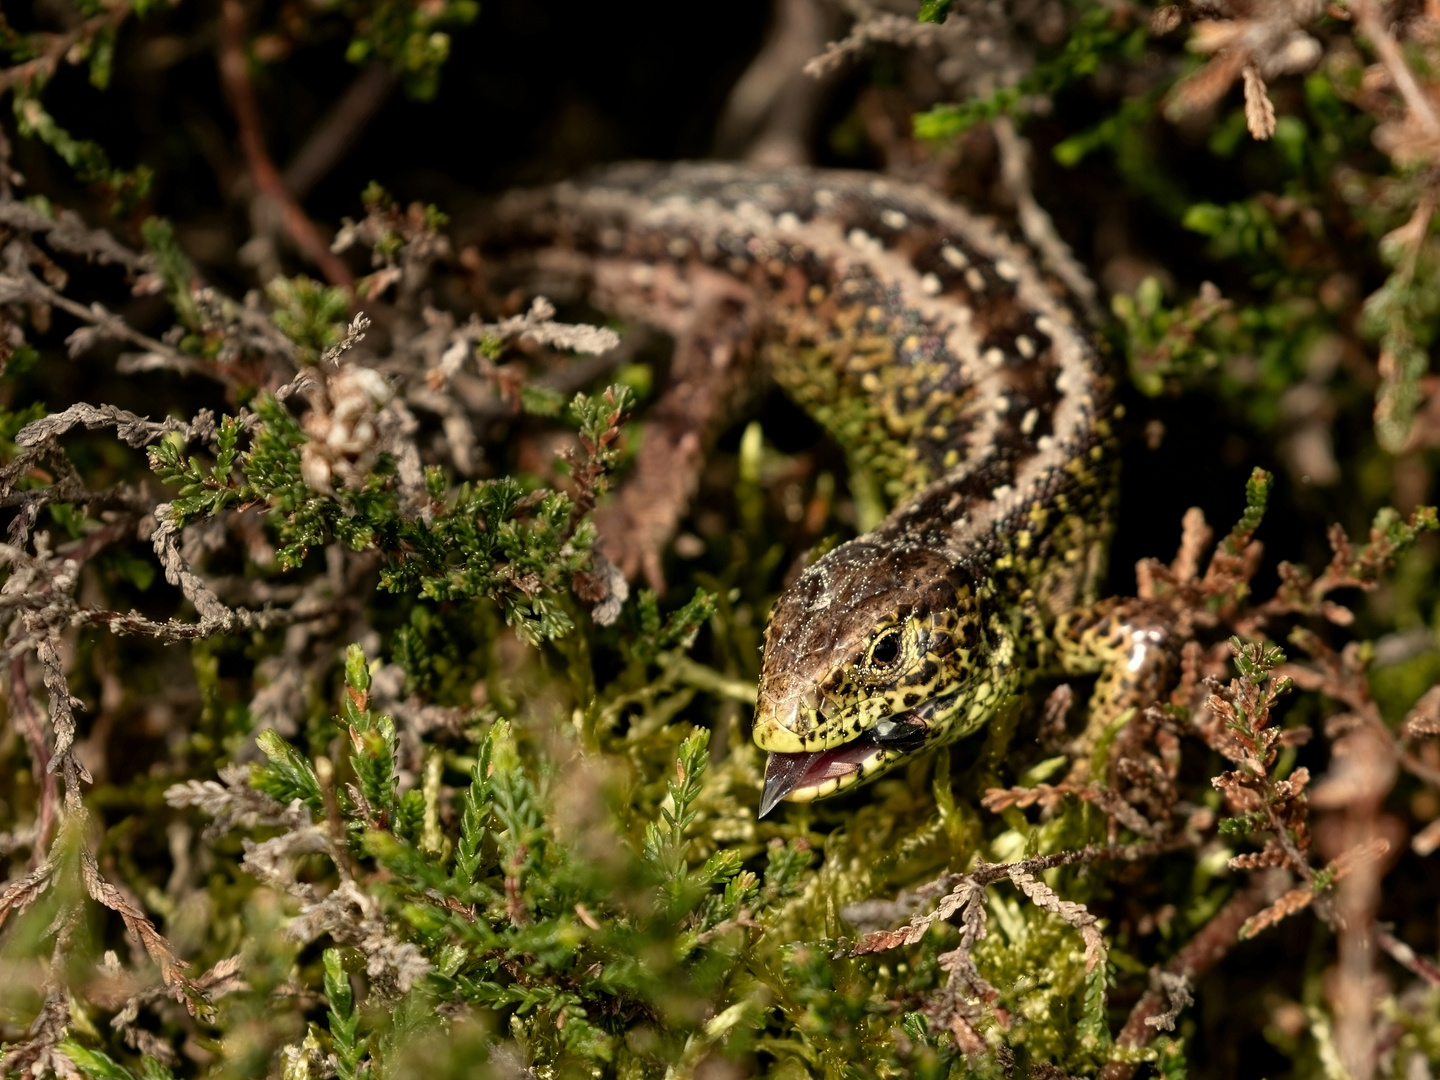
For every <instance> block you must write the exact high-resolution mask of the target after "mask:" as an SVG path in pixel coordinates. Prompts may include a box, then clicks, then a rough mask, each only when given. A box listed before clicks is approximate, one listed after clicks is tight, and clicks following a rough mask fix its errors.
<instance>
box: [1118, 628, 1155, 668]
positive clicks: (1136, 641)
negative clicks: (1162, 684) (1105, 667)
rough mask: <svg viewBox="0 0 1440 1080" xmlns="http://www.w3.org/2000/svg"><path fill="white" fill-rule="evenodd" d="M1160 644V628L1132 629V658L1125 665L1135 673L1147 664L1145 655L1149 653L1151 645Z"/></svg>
mask: <svg viewBox="0 0 1440 1080" xmlns="http://www.w3.org/2000/svg"><path fill="white" fill-rule="evenodd" d="M1159 644H1160V632H1159V631H1158V630H1132V631H1130V659H1129V661H1128V662H1127V663H1126V664H1125V667H1126V668H1127V669H1128V670H1129V671H1130V672H1131V673H1132V674H1133V673H1134V672H1137V671H1139V670H1140V669H1141V668H1142V667H1144V666H1145V657H1146V656H1147V655H1149V652H1150V646H1152V645H1157V646H1158V645H1159Z"/></svg>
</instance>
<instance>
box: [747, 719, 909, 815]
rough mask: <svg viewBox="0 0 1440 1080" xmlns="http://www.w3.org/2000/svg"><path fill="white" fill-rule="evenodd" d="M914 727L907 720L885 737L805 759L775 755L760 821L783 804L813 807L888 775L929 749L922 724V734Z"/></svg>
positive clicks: (864, 738)
mask: <svg viewBox="0 0 1440 1080" xmlns="http://www.w3.org/2000/svg"><path fill="white" fill-rule="evenodd" d="M913 723H914V721H911V719H910V716H909V714H906V715H905V716H902V717H901V718H899V719H898V720H895V721H887V722H886V730H884V731H881V732H879V733H877V732H875V731H867V732H865V733H864V734H862V735H861V736H859V737H858V738H856V739H853V740H851V741H850V742H848V743H844V744H842V745H840V746H834V747H831V748H830V749H828V750H815V751H809V752H801V753H781V752H778V751H772V752H771V754H770V757H769V758H768V759H767V760H766V762H765V784H764V787H763V788H762V789H761V792H760V812H759V814H758V815H757V819H758V818H763V817H764V816H765V815H766V814H768V813H770V811H771V810H773V809H775V807H776V805H777V804H779V802H780V801H781V800H782V799H786V800H789V801H790V802H811V801H813V800H815V799H820V798H824V797H825V796H828V795H833V794H835V793H837V792H839V791H843V790H844V789H845V788H848V787H852V786H854V785H855V784H858V783H859V782H860V781H861V780H862V779H863V778H865V777H869V776H874V775H875V774H876V773H878V772H882V771H884V770H885V769H887V768H888V767H889V766H890V765H892V764H894V762H896V761H898V760H899V759H900V758H901V757H903V756H904V755H905V754H906V753H907V752H909V751H910V750H913V749H916V748H918V746H920V745H922V744H923V743H924V741H925V740H924V736H923V732H924V730H925V728H924V725H923V722H921V723H920V725H919V726H918V729H917V728H916V727H912V726H911V725H912V724H913ZM878 726H879V725H877V727H878ZM902 732H904V733H905V735H909V733H910V732H915V733H916V734H917V735H919V737H918V738H916V737H914V736H913V735H910V737H902V735H901V733H902ZM886 736H888V738H887V737H886Z"/></svg>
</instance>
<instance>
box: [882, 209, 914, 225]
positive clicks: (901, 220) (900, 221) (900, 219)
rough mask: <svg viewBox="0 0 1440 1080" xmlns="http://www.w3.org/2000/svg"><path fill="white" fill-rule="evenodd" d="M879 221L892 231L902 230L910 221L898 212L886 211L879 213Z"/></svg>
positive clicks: (893, 210)
mask: <svg viewBox="0 0 1440 1080" xmlns="http://www.w3.org/2000/svg"><path fill="white" fill-rule="evenodd" d="M880 220H881V221H883V222H884V223H885V224H886V225H888V226H890V228H892V229H903V228H905V226H906V225H909V224H910V219H909V218H907V217H906V216H905V215H904V214H902V213H901V212H900V211H899V210H895V209H893V208H892V209H888V210H882V211H881V212H880Z"/></svg>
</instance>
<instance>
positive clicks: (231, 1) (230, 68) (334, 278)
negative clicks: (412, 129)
mask: <svg viewBox="0 0 1440 1080" xmlns="http://www.w3.org/2000/svg"><path fill="white" fill-rule="evenodd" d="M220 79H221V82H222V83H223V84H224V86H225V90H226V93H227V95H228V96H229V98H230V107H231V109H232V110H233V111H234V114H235V123H236V124H237V125H238V127H239V129H240V130H239V135H240V146H241V148H242V149H243V150H244V151H245V161H246V165H247V166H248V168H249V172H250V178H251V180H252V181H254V183H255V187H256V189H257V191H258V192H259V194H260V195H261V196H262V197H264V198H267V199H269V200H270V201H271V202H273V203H274V204H275V206H276V207H277V208H278V209H279V211H280V222H281V224H282V226H283V227H284V229H285V232H286V233H287V234H288V235H289V237H290V239H291V240H292V241H293V242H294V244H295V246H296V247H297V248H299V249H300V252H301V253H302V254H303V255H304V256H305V257H306V258H307V259H309V260H310V261H311V262H312V263H314V264H315V265H316V266H317V267H319V269H320V272H321V273H322V274H324V275H325V279H326V280H327V281H329V282H330V284H332V285H341V286H343V287H345V288H346V289H349V290H351V291H352V292H353V291H354V287H355V276H354V275H353V274H351V273H350V268H349V267H348V266H346V265H345V263H344V261H343V260H342V259H340V258H339V257H337V256H336V255H335V254H334V253H333V252H331V250H330V245H329V244H327V243H326V242H325V240H324V239H323V238H322V237H321V236H320V232H319V230H318V229H316V227H315V223H314V222H312V221H311V220H310V219H309V218H308V217H307V216H306V215H305V211H304V210H303V209H301V207H300V204H299V203H298V202H296V201H295V197H294V196H293V195H292V194H291V193H290V192H289V191H288V190H287V189H286V187H285V181H284V180H283V179H281V177H280V171H279V170H278V169H276V168H275V163H274V162H273V161H271V160H270V154H269V152H268V151H267V150H266V149H265V141H264V139H263V138H262V137H261V134H260V103H259V101H258V100H257V99H256V96H255V86H254V84H253V83H252V82H251V81H250V57H249V54H248V51H247V49H246V43H245V6H244V4H243V3H242V2H241V0H225V2H224V3H222V4H221V5H220Z"/></svg>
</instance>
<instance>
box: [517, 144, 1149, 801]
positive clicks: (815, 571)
mask: <svg viewBox="0 0 1440 1080" xmlns="http://www.w3.org/2000/svg"><path fill="white" fill-rule="evenodd" d="M499 218H500V220H501V221H502V222H504V223H505V227H506V228H507V229H508V230H509V231H508V234H506V235H505V236H504V239H503V242H504V243H505V244H506V246H507V251H508V252H509V253H510V257H512V258H513V257H514V255H515V253H516V252H517V251H520V252H522V253H523V252H526V251H528V252H529V253H530V258H531V259H533V266H532V269H534V270H538V271H541V272H542V276H543V273H549V274H551V275H552V276H553V277H554V280H556V281H560V280H567V281H571V282H575V281H579V282H580V283H581V284H580V288H583V289H588V291H589V294H590V296H591V297H592V299H594V300H595V302H596V303H597V304H598V305H600V306H601V307H604V308H606V309H608V310H614V311H616V312H618V313H620V314H622V315H624V316H626V317H628V318H632V319H637V320H641V321H645V322H649V323H651V324H654V325H657V326H659V327H661V328H663V329H665V330H667V331H668V332H670V333H671V334H673V335H674V336H675V338H676V340H677V351H676V359H675V362H674V370H675V373H677V374H678V375H679V376H680V377H679V378H678V379H677V380H672V386H671V388H670V389H669V390H668V391H667V392H666V394H665V395H664V396H663V397H662V398H661V400H660V402H659V403H658V404H657V406H656V408H655V409H654V410H652V416H651V417H650V420H649V423H648V425H647V428H646V434H645V441H644V443H643V444H642V448H641V452H640V454H641V459H640V466H639V468H638V470H637V472H638V474H639V475H638V478H637V482H636V483H635V484H632V485H631V486H630V487H629V488H628V489H627V490H626V491H625V492H623V493H622V495H621V497H620V498H619V499H618V500H617V502H616V504H615V505H614V506H613V507H612V509H611V511H610V516H609V518H608V519H602V532H604V534H605V535H606V537H607V548H606V550H607V554H609V555H610V556H611V558H612V559H613V560H614V561H616V562H617V563H618V564H619V565H621V566H622V568H624V569H626V570H627V571H629V572H633V571H635V570H637V569H646V570H647V571H648V572H650V573H651V575H652V579H654V578H655V577H658V569H657V568H658V564H659V557H658V552H659V547H660V545H661V544H663V542H664V541H665V539H666V538H668V536H669V534H670V531H671V530H673V528H674V525H675V523H676V522H677V521H678V520H679V517H680V515H681V514H683V512H684V510H685V505H686V503H687V502H688V499H689V498H690V496H691V495H692V494H693V491H694V482H695V475H696V473H697V472H698V468H699V463H700V461H701V459H702V458H703V454H704V451H705V449H706V448H707V447H708V445H709V443H710V442H711V441H712V440H713V438H714V437H715V436H716V434H717V432H718V430H719V428H720V427H721V426H722V425H723V423H724V422H725V421H726V420H727V419H728V417H729V415H730V413H729V411H728V410H727V408H726V407H725V403H726V402H728V401H730V400H732V399H734V398H736V397H738V396H743V390H744V388H745V387H746V386H750V385H753V384H754V381H755V376H756V374H757V373H760V372H763V373H765V374H768V375H769V376H770V377H771V378H773V379H774V380H775V381H776V382H778V383H779V384H780V385H781V386H782V387H783V388H784V389H785V390H786V391H787V392H788V393H789V394H790V395H791V396H793V397H794V398H795V400H796V401H797V402H799V403H800V404H801V405H802V406H803V407H804V408H806V409H807V410H808V411H809V412H810V413H811V415H813V416H814V417H815V418H816V419H817V420H818V421H819V422H820V423H821V424H822V425H824V426H825V427H826V428H827V429H828V430H829V431H830V432H831V434H832V435H833V436H834V437H835V438H836V440H837V441H838V442H839V443H840V445H841V446H842V447H844V449H845V450H846V453H847V454H848V456H849V460H850V465H851V469H852V472H853V473H854V474H856V476H857V479H858V480H860V481H861V482H866V481H868V482H869V483H870V484H872V485H873V486H875V487H876V488H878V489H879V490H881V491H883V492H884V493H885V494H886V495H887V496H888V497H889V498H890V499H891V500H892V503H893V504H894V505H895V507H896V508H895V510H894V511H893V512H892V513H891V514H890V516H889V517H888V518H886V519H885V521H884V522H883V523H881V524H880V525H879V527H877V528H876V529H874V530H872V531H871V532H869V533H867V534H866V535H864V536H861V537H859V538H857V539H856V540H853V541H851V542H850V543H848V544H844V545H842V546H840V547H838V548H836V549H835V550H833V551H831V552H830V553H828V554H827V555H825V556H824V557H823V558H822V559H820V560H819V561H817V562H816V563H815V564H814V565H813V566H811V567H809V568H808V569H807V570H806V571H805V572H804V573H803V574H802V575H801V576H800V578H799V579H798V580H797V581H796V582H795V584H794V585H792V586H791V587H790V588H789V589H788V590H787V591H786V592H785V593H784V594H783V595H782V596H781V597H780V598H779V600H778V601H777V602H776V605H775V608H774V611H773V612H772V613H771V618H770V623H769V626H768V628H767V631H766V638H765V641H766V644H765V653H764V657H763V660H762V670H761V678H760V687H759V697H758V701H757V705H756V714H755V729H754V737H755V741H756V742H757V743H758V744H759V745H760V746H761V747H762V748H763V749H765V750H768V751H770V764H769V767H768V769H767V781H766V785H765V791H764V792H763V794H762V803H761V813H762V814H763V813H766V812H768V811H769V810H770V809H771V808H772V807H773V806H774V805H775V803H776V802H777V801H778V800H779V799H781V798H788V799H791V800H807V799H813V798H819V797H823V796H826V795H829V794H832V793H834V792H836V791H840V790H845V789H848V788H850V787H853V786H855V785H856V784H858V783H861V782H864V781H866V780H869V779H871V778H873V777H875V776H878V775H879V774H880V773H881V772H883V771H885V770H886V769H888V768H890V767H892V766H894V765H895V764H896V763H898V762H900V761H903V760H906V759H908V758H910V757H912V756H913V755H915V754H917V753H919V752H921V751H923V750H925V749H927V748H929V747H933V746H935V745H939V744H941V743H944V742H949V741H951V740H954V739H957V738H960V737H962V736H963V735H965V734H968V733H970V732H972V731H975V730H977V729H978V728H980V727H981V726H983V725H984V724H985V723H986V722H987V721H988V720H989V719H990V718H992V717H993V716H995V715H996V714H997V713H998V712H1000V711H1001V710H1002V709H1004V708H1005V707H1006V706H1007V704H1008V703H1009V702H1010V701H1012V700H1013V699H1014V698H1015V696H1016V694H1017V693H1018V692H1019V691H1020V689H1021V688H1022V686H1023V685H1024V683H1025V682H1026V681H1027V680H1028V679H1031V678H1033V677H1035V676H1036V675H1037V674H1041V673H1045V672H1060V671H1069V672H1081V671H1095V670H1099V669H1101V668H1102V667H1106V666H1107V665H1108V666H1110V667H1112V668H1115V669H1116V670H1121V671H1123V670H1126V669H1129V668H1132V667H1133V668H1134V669H1135V671H1134V672H1132V673H1131V675H1129V676H1126V675H1123V674H1122V675H1116V676H1103V677H1102V679H1101V685H1102V689H1103V690H1105V692H1106V693H1109V694H1110V695H1111V697H1110V698H1109V699H1107V701H1106V702H1105V703H1104V706H1105V707H1104V708H1103V709H1101V710H1098V711H1097V715H1099V714H1103V715H1104V716H1106V717H1113V716H1114V715H1116V714H1117V711H1118V710H1121V709H1123V708H1124V707H1125V706H1126V705H1127V703H1129V702H1130V700H1131V699H1133V698H1134V696H1135V686H1136V685H1138V684H1140V683H1146V684H1147V685H1148V683H1147V680H1148V681H1149V682H1153V678H1152V677H1151V674H1150V673H1151V672H1152V671H1153V669H1154V667H1155V664H1156V662H1157V660H1158V658H1159V657H1160V656H1161V655H1162V654H1163V649H1162V648H1160V647H1159V645H1158V644H1157V643H1156V642H1154V641H1151V640H1150V639H1148V638H1135V637H1134V635H1133V634H1131V633H1130V631H1129V630H1128V629H1126V628H1125V627H1124V625H1123V612H1122V611H1119V610H1114V611H1111V612H1110V613H1109V615H1108V616H1106V618H1108V620H1109V621H1108V622H1106V621H1105V619H1103V618H1098V617H1095V618H1092V617H1088V616H1086V615H1084V612H1086V611H1088V610H1090V608H1089V605H1091V604H1093V603H1094V601H1095V591H1096V585H1097V581H1098V578H1099V575H1100V573H1101V571H1102V569H1103V565H1104V551H1105V542H1106V539H1107V537H1108V534H1109V531H1110V516H1111V515H1110V503H1111V499H1112V492H1113V487H1114V466H1113V461H1114V456H1113V447H1112V442H1113V440H1112V435H1111V430H1110V414H1111V410H1112V406H1111V390H1112V388H1111V382H1110V379H1109V377H1108V376H1107V374H1106V372H1105V368H1104V365H1103V364H1102V363H1101V361H1100V359H1099V357H1098V355H1097V353H1096V350H1095V348H1094V345H1093V342H1092V340H1091V336H1090V333H1089V330H1088V329H1087V328H1086V327H1085V325H1084V323H1083V320H1082V319H1081V318H1080V317H1079V316H1078V315H1077V314H1076V313H1075V309H1074V308H1073V306H1072V304H1071V302H1070V300H1069V298H1068V297H1067V296H1066V295H1065V294H1064V292H1063V290H1061V289H1059V288H1058V287H1057V286H1056V285H1055V284H1054V283H1053V281H1052V280H1050V279H1049V278H1047V277H1046V276H1045V275H1044V274H1042V273H1041V271H1040V270H1039V269H1038V268H1037V267H1036V265H1035V263H1034V260H1033V258H1032V256H1031V254H1030V252H1029V251H1028V250H1027V249H1026V248H1024V247H1023V246H1021V245H1019V244H1017V243H1015V242H1014V241H1012V240H1010V239H1008V238H1007V237H1005V236H1004V235H1003V234H1002V233H1001V232H1000V231H999V230H997V229H996V228H995V227H994V226H993V225H991V224H990V223H988V222H986V221H984V220H983V219H979V218H976V217H974V216H972V215H970V214H969V213H967V212H966V211H964V210H963V209H961V208H959V207H957V206H955V205H953V204H951V203H949V202H947V201H946V200H944V199H943V198H941V197H940V196H939V195H937V194H936V193H934V192H932V191H930V190H928V189H925V188H921V187H917V186H912V185H906V184H900V183H895V182H893V181H888V180H884V179H880V178H878V177H873V176H866V175H863V174H846V173H825V172H816V171H811V170H798V169H797V170H784V171H776V172H751V171H747V170H745V169H742V168H738V167H732V166H723V165H692V166H684V165H682V166H669V167H657V166H624V167H621V168H619V169H616V170H613V171H610V172H608V173H605V174H602V175H600V176H598V177H596V178H594V179H592V180H590V181H588V182H585V183H581V184H571V185H561V186H560V187H557V188H552V189H548V190H546V191H543V192H531V193H524V194H522V195H520V196H516V197H514V198H512V199H511V200H510V201H509V202H508V203H507V204H506V205H504V206H502V208H501V211H500V213H499ZM502 232H504V230H503V229H502ZM647 454H648V455H649V457H648V459H647ZM1102 622H1103V623H1104V630H1103V632H1102V631H1101V630H1100V629H1098V628H1099V627H1100V626H1101V624H1102ZM1137 642H1139V644H1138V646H1137ZM1137 648H1138V653H1137ZM1137 655H1139V657H1140V659H1139V661H1138V664H1137V660H1136V658H1137ZM1127 694H1128V695H1129V696H1128V697H1127Z"/></svg>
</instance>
